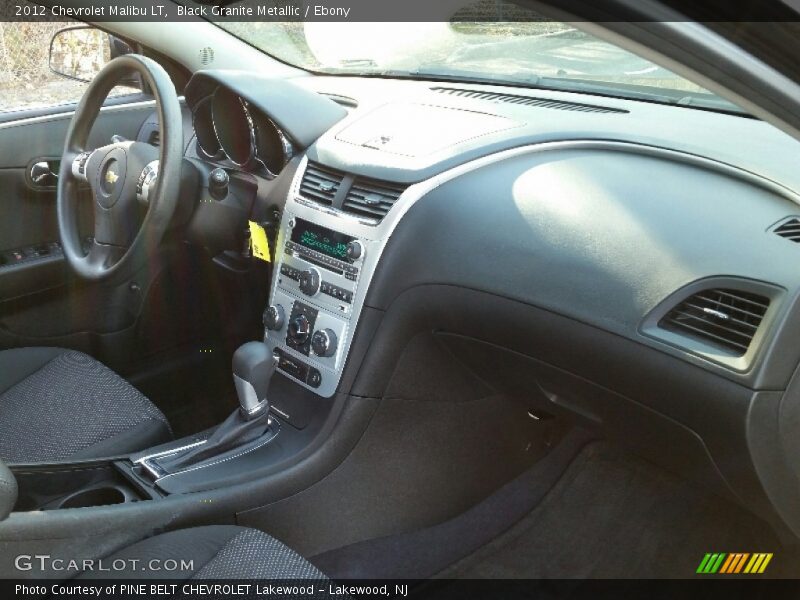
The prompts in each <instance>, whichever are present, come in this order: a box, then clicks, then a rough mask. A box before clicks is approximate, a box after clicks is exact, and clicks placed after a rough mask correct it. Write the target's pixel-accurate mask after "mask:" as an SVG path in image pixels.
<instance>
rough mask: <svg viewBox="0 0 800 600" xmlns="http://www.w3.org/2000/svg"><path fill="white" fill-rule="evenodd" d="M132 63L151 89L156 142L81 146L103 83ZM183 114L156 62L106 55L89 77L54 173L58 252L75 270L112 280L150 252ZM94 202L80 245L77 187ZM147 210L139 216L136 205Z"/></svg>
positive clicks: (160, 229) (166, 207) (178, 153)
mask: <svg viewBox="0 0 800 600" xmlns="http://www.w3.org/2000/svg"><path fill="white" fill-rule="evenodd" d="M131 71H135V72H137V73H139V74H141V76H142V78H143V79H144V81H146V82H147V84H148V85H149V87H150V89H151V90H152V91H153V94H154V95H155V100H156V111H157V114H158V123H159V133H160V140H161V142H160V146H159V148H158V149H156V148H155V147H153V146H151V145H150V144H145V143H143V142H130V141H124V142H117V143H112V144H109V145H108V146H103V147H101V148H97V149H96V150H93V151H92V150H88V149H87V143H88V138H89V132H90V131H91V129H92V125H93V124H94V122H95V120H96V119H97V116H98V114H99V112H100V108H101V107H102V106H103V103H104V102H105V100H106V98H107V96H108V94H109V92H110V91H111V89H112V88H113V87H114V86H115V85H116V84H117V82H119V81H120V80H121V79H122V77H123V76H124V75H126V74H129V73H130V72H131ZM182 160H183V120H182V116H181V108H180V105H179V103H178V96H177V94H176V93H175V86H174V85H173V84H172V81H171V80H170V78H169V75H167V72H166V71H164V69H163V68H162V67H161V65H159V64H158V63H157V62H155V61H153V60H151V59H149V58H146V57H144V56H140V55H137V54H128V55H125V56H120V57H118V58H115V59H114V60H111V61H109V62H108V64H106V66H105V67H103V69H102V70H101V71H100V72H99V73H98V74H97V76H95V78H94V79H93V80H92V81H91V82H90V83H89V86H88V88H87V89H86V92H85V93H84V94H83V98H81V101H80V103H79V104H78V108H77V109H76V110H75V114H74V115H73V117H72V121H71V122H70V125H69V128H68V130H67V139H66V143H65V145H64V153H63V155H62V157H61V167H60V171H59V177H58V201H57V213H58V229H59V234H60V236H61V245H62V247H63V250H64V256H65V257H66V259H67V262H68V263H69V265H70V267H72V269H73V270H74V271H75V273H77V274H78V276H80V277H82V278H84V279H87V280H91V281H107V280H115V281H120V280H122V279H124V278H125V277H127V276H129V275H130V274H132V273H133V272H134V271H135V270H136V269H138V268H139V267H140V266H142V265H143V264H144V263H145V261H146V260H147V257H148V256H153V255H154V253H155V252H156V250H157V248H158V245H159V243H160V242H161V239H162V238H163V236H164V233H165V232H166V230H167V227H168V225H169V223H170V219H171V218H172V215H173V213H174V212H175V207H176V205H177V201H178V192H179V188H180V169H181V161H182ZM84 183H88V185H89V188H90V189H91V192H92V198H93V202H94V241H93V242H92V244H91V245H90V247H89V249H88V252H87V251H85V250H84V247H83V240H82V239H81V234H80V232H79V230H78V202H79V198H78V188H79V186H81V185H82V184H84ZM144 203H146V205H147V213H146V215H145V217H144V220H142V223H141V226H140V225H139V220H140V212H141V209H140V206H141V204H144Z"/></svg>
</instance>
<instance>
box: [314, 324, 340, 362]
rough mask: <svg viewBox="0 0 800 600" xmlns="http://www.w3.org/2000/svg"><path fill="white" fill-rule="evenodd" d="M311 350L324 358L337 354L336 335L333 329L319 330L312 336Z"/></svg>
mask: <svg viewBox="0 0 800 600" xmlns="http://www.w3.org/2000/svg"><path fill="white" fill-rule="evenodd" d="M311 350H313V351H314V354H316V355H317V356H321V357H323V358H325V357H328V356H333V355H334V354H336V334H335V333H334V332H333V330H332V329H319V330H317V331H315V332H314V335H312V336H311Z"/></svg>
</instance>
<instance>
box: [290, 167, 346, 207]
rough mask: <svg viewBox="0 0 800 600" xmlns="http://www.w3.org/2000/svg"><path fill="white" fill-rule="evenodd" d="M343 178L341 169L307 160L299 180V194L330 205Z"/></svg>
mask: <svg viewBox="0 0 800 600" xmlns="http://www.w3.org/2000/svg"><path fill="white" fill-rule="evenodd" d="M343 179H344V173H342V172H341V171H337V170H336V169H331V168H330V167H326V166H324V165H321V164H319V163H314V162H309V163H308V166H307V167H306V172H305V173H304V174H303V180H302V181H301V182H300V195H301V196H302V197H303V198H306V199H307V200H313V201H314V202H319V203H320V204H324V205H326V206H330V205H331V204H333V199H334V198H335V197H336V192H338V191H339V186H340V185H342V180H343Z"/></svg>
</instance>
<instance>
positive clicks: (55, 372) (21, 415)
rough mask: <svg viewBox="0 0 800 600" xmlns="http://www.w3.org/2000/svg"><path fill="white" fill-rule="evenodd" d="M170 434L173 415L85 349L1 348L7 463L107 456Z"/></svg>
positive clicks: (0, 433)
mask: <svg viewBox="0 0 800 600" xmlns="http://www.w3.org/2000/svg"><path fill="white" fill-rule="evenodd" d="M171 438H172V431H171V430H170V427H169V423H168V422H167V419H166V418H165V417H164V415H163V414H162V412H161V411H160V410H159V409H158V408H156V406H155V405H154V404H153V403H152V402H150V400H148V399H147V398H146V397H145V396H144V395H142V393H141V392H139V390H137V389H136V388H135V387H133V386H132V385H131V384H129V383H128V382H127V381H125V380H124V379H122V378H121V377H120V376H119V375H117V374H116V373H114V372H113V371H111V370H110V369H109V368H107V367H106V366H105V365H103V364H101V363H99V362H98V361H96V360H95V359H93V358H92V357H90V356H88V355H86V354H84V353H83V352H77V351H75V350H65V349H63V348H16V349H13V350H3V351H0V460H2V461H4V462H6V463H12V464H13V463H16V464H20V463H35V462H56V461H58V462H61V461H66V460H85V459H92V458H101V457H107V456H116V455H120V454H126V453H130V452H135V451H138V450H144V449H145V448H149V447H151V446H155V445H157V444H160V443H163V442H166V441H169V440H170V439H171Z"/></svg>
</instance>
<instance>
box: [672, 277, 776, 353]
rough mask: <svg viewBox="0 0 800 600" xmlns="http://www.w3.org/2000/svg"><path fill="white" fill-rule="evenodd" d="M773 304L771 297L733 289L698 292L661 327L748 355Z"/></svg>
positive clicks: (673, 312) (674, 310) (679, 305)
mask: <svg viewBox="0 0 800 600" xmlns="http://www.w3.org/2000/svg"><path fill="white" fill-rule="evenodd" d="M767 308H769V298H765V297H764V296H759V295H758V294H752V293H749V292H743V291H740V290H731V289H712V290H704V291H702V292H698V293H696V294H694V295H692V296H690V297H689V298H687V299H686V300H684V301H683V302H681V303H680V304H678V306H676V307H675V308H673V309H672V310H671V311H669V312H668V313H667V314H666V315H665V316H664V317H663V318H662V319H661V321H660V322H659V327H662V328H664V329H668V330H671V331H677V332H680V333H683V334H687V335H689V336H691V337H694V338H698V339H700V340H702V341H704V342H708V343H711V344H713V345H715V346H718V347H722V348H724V349H726V350H729V351H731V352H733V353H734V354H735V355H736V356H742V355H744V354H745V353H746V352H747V350H748V348H749V347H750V342H752V341H753V337H755V335H756V332H757V331H758V327H759V325H761V321H762V320H763V318H764V315H765V314H766V312H767Z"/></svg>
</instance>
